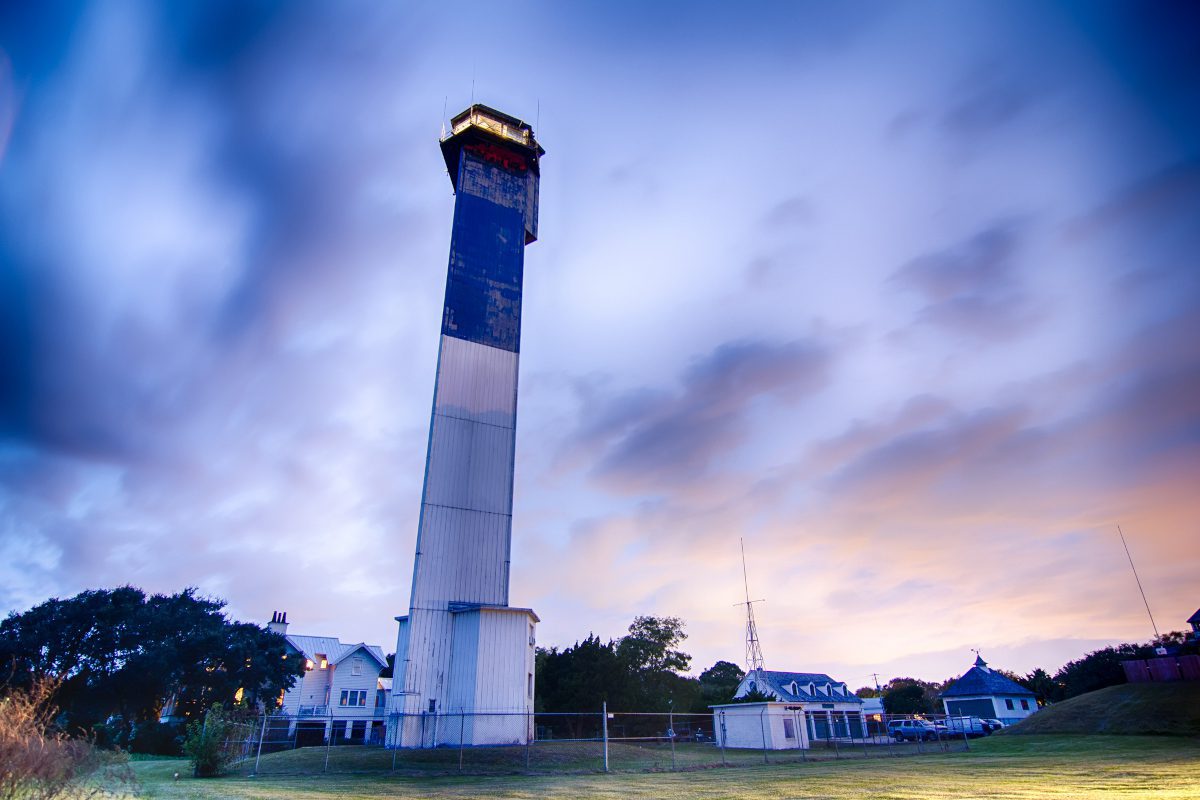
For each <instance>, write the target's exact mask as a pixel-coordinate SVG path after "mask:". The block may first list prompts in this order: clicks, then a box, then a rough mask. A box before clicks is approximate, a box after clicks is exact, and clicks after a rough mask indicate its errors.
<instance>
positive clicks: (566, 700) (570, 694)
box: [535, 617, 736, 712]
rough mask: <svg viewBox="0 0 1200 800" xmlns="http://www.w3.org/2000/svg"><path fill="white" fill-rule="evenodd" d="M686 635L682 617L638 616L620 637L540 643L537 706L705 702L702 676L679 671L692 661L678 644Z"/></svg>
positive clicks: (650, 706) (565, 708)
mask: <svg viewBox="0 0 1200 800" xmlns="http://www.w3.org/2000/svg"><path fill="white" fill-rule="evenodd" d="M686 638H687V634H686V633H684V630H683V621H682V620H680V619H679V618H678V617H637V618H636V619H634V621H633V623H632V624H631V625H630V626H629V634H628V635H627V636H624V637H622V638H621V639H620V640H619V641H616V642H614V641H612V640H609V641H608V642H602V641H601V640H600V638H599V637H598V636H596V635H595V634H589V635H588V637H587V638H586V639H584V640H583V641H581V642H576V643H575V644H574V645H573V646H571V647H568V648H566V649H564V650H561V651H560V650H558V649H557V648H549V649H545V648H539V649H538V651H537V662H536V663H537V698H536V705H535V708H536V709H537V710H538V711H544V712H573V711H574V712H578V711H592V710H598V707H599V705H600V704H601V703H602V702H606V703H608V707H609V709H610V710H612V709H617V710H629V711H632V710H638V711H667V710H668V709H674V710H676V711H688V710H691V709H694V708H696V707H697V706H700V705H702V702H701V698H702V695H703V691H704V690H703V687H702V685H701V683H700V681H697V680H696V679H695V678H689V677H686V676H684V675H681V674H680V673H681V672H682V671H683V670H685V669H687V667H688V664H689V663H690V662H691V656H689V655H688V654H687V653H684V652H682V651H680V650H679V649H678V645H679V643H680V642H682V641H683V640H684V639H686ZM735 669H736V668H735ZM717 674H721V673H717Z"/></svg>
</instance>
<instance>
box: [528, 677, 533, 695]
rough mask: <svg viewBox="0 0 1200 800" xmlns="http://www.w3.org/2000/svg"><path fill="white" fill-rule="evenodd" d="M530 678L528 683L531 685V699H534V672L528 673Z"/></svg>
mask: <svg viewBox="0 0 1200 800" xmlns="http://www.w3.org/2000/svg"><path fill="white" fill-rule="evenodd" d="M528 678H529V682H528V683H529V697H530V698H532V697H533V673H532V672H530V673H528Z"/></svg>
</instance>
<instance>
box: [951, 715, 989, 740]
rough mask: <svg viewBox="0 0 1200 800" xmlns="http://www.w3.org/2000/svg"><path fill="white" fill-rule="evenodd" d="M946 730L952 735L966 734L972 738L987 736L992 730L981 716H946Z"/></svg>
mask: <svg viewBox="0 0 1200 800" xmlns="http://www.w3.org/2000/svg"><path fill="white" fill-rule="evenodd" d="M946 731H947V733H948V734H949V735H951V736H956V737H957V736H964V735H965V736H968V737H971V738H975V737H979V736H987V735H988V734H990V733H991V732H992V730H991V728H989V727H988V726H986V725H984V724H983V720H981V719H980V718H979V717H946Z"/></svg>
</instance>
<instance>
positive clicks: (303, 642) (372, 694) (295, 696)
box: [267, 613, 391, 746]
mask: <svg viewBox="0 0 1200 800" xmlns="http://www.w3.org/2000/svg"><path fill="white" fill-rule="evenodd" d="M267 627H268V628H269V629H270V630H272V631H274V632H275V633H278V634H281V635H282V636H283V637H284V638H285V639H286V640H287V643H288V658H301V659H304V674H303V675H302V676H301V677H300V678H299V679H297V681H296V683H295V685H294V686H292V688H291V689H288V690H287V691H286V692H284V695H283V706H282V708H281V709H280V711H279V716H280V717H284V718H289V719H290V721H289V731H290V734H291V735H294V736H295V739H296V744H297V745H298V746H304V745H305V744H318V743H321V742H324V741H325V738H326V737H327V736H329V735H331V734H332V736H333V737H334V739H335V740H338V739H343V740H346V741H353V742H364V741H382V739H383V735H384V731H385V724H384V717H385V714H386V711H387V707H388V699H389V696H390V694H391V679H390V678H380V677H379V673H380V672H381V671H382V670H383V669H384V667H386V666H387V659H386V658H385V657H384V655H383V650H381V649H380V648H379V646H378V645H369V644H365V643H363V642H356V643H354V644H343V643H342V642H341V641H339V640H338V639H336V638H333V637H331V636H302V635H299V634H290V633H288V632H287V629H288V622H287V614H280V613H276V614H275V615H274V616H273V617H272V618H271V623H270V624H269V625H268V626H267Z"/></svg>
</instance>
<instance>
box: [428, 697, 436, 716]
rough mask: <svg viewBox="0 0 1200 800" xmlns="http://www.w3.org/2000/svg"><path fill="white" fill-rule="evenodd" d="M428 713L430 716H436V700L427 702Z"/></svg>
mask: <svg viewBox="0 0 1200 800" xmlns="http://www.w3.org/2000/svg"><path fill="white" fill-rule="evenodd" d="M429 713H430V714H436V713H437V700H430V701H429Z"/></svg>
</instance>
